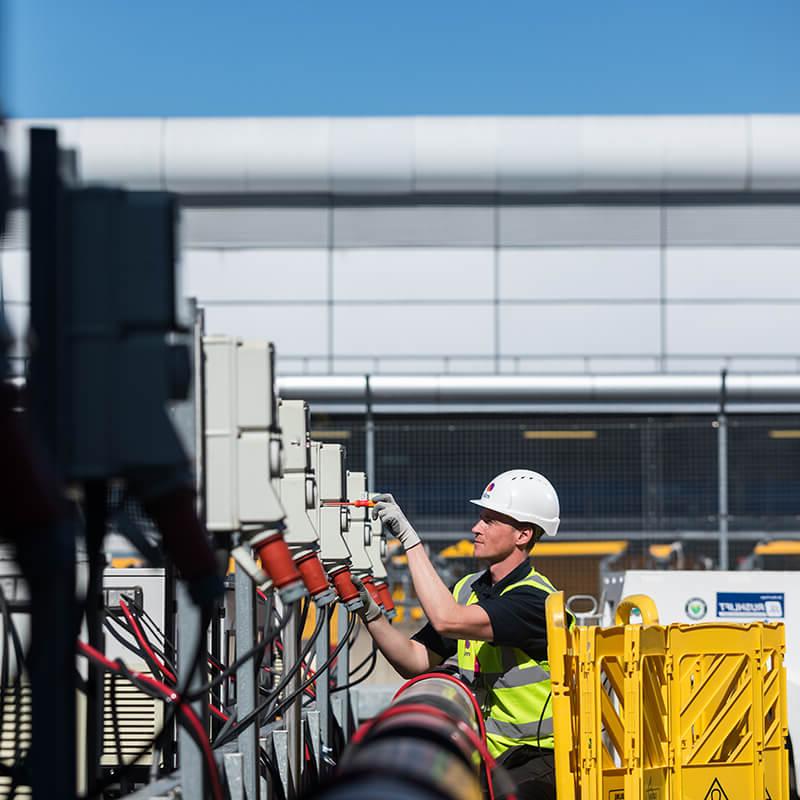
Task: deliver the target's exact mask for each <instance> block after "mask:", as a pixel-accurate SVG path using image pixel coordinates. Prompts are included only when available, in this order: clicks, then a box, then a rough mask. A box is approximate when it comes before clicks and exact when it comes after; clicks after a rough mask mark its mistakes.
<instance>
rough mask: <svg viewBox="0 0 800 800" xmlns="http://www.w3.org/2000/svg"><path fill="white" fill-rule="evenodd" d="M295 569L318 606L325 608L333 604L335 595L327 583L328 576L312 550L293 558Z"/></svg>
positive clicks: (304, 551)
mask: <svg viewBox="0 0 800 800" xmlns="http://www.w3.org/2000/svg"><path fill="white" fill-rule="evenodd" d="M294 562H295V564H296V565H297V569H298V570H299V571H300V576H301V577H302V579H303V583H304V584H305V587H306V589H308V593H309V594H310V595H311V597H312V598H313V599H314V602H315V603H316V604H317V605H318V606H326V605H330V604H331V603H333V602H335V600H336V594H335V593H334V592H333V590H332V589H331V587H330V584H329V583H328V576H327V575H326V574H325V570H324V568H323V566H322V562H321V561H320V560H319V557H318V556H317V554H316V553H315V552H314V551H313V550H303V551H302V552H300V553H297V554H296V555H295V557H294Z"/></svg>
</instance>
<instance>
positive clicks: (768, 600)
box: [717, 592, 784, 619]
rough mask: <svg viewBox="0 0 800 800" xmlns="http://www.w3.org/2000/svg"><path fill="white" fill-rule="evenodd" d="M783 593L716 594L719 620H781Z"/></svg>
mask: <svg viewBox="0 0 800 800" xmlns="http://www.w3.org/2000/svg"><path fill="white" fill-rule="evenodd" d="M783 610H784V601H783V592H773V593H770V594H762V593H759V592H717V617H719V618H720V619H783Z"/></svg>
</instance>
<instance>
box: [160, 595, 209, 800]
mask: <svg viewBox="0 0 800 800" xmlns="http://www.w3.org/2000/svg"><path fill="white" fill-rule="evenodd" d="M175 597H176V600H177V604H178V614H177V617H178V620H177V623H178V624H177V627H178V685H179V686H186V685H187V684H188V685H189V687H190V688H192V689H194V688H197V687H198V686H202V684H203V683H204V681H205V675H206V669H205V663H206V645H205V642H204V641H203V640H202V637H204V636H205V630H204V629H201V628H202V624H203V619H202V617H203V615H202V612H201V611H200V609H199V608H197V606H195V605H194V604H193V603H192V601H191V599H190V597H189V592H188V590H187V589H186V586H185V585H184V584H183V582H179V583H178V585H177V587H176V592H175ZM198 647H202V652H201V654H200V658H199V659H198V666H197V669H196V670H195V672H194V674H190V670H191V669H192V666H193V664H192V663H191V661H192V659H193V658H194V656H195V654H196V653H197V648H198ZM204 705H205V704H204V703H203V702H202V701H200V700H198V701H196V702H194V703H192V708H193V709H194V712H195V713H196V714H197V716H198V717H199V718H200V719H201V720H206V718H207V711H206V709H205V708H204ZM154 757H156V755H155V754H154ZM178 758H179V761H180V768H181V787H182V791H183V794H184V796H185V797H205V770H204V762H203V753H202V751H201V750H200V747H199V746H198V745H197V744H196V743H195V742H194V740H193V739H192V737H191V734H190V733H189V732H188V731H187V730H186V729H185V728H183V727H180V728H179V730H178Z"/></svg>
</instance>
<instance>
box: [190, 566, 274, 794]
mask: <svg viewBox="0 0 800 800" xmlns="http://www.w3.org/2000/svg"><path fill="white" fill-rule="evenodd" d="M234 586H235V589H236V657H237V658H238V657H239V656H240V655H242V653H245V652H247V651H248V650H250V649H251V648H252V647H253V645H254V644H255V640H256V589H255V585H254V584H253V581H252V579H251V578H250V576H249V575H248V574H247V573H246V572H245V571H244V570H243V569H237V570H236V578H235V583H234ZM257 694H258V681H257V677H256V667H255V665H254V664H253V662H252V661H248V662H247V663H245V664H242V666H241V667H239V669H237V670H236V709H237V713H238V716H239V719H242V718H244V717H245V716H247V715H248V714H249V713H250V712H251V711H252V710H253V709H254V708H255V707H256V703H257V700H258V697H257ZM258 734H259V726H258V725H257V724H256V725H250V726H248V727H247V729H246V730H244V731H243V732H242V733H241V734H240V735H239V737H238V739H237V742H238V745H239V752H241V753H242V756H243V758H244V767H243V775H244V792H245V797H247V798H248V800H259V796H260V791H259V790H260V786H259V780H258V778H259V769H258V761H259V758H258V757H259V750H258V747H259V742H258ZM187 796H188V797H193V796H194V795H191V794H189V795H187Z"/></svg>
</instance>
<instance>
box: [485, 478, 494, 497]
mask: <svg viewBox="0 0 800 800" xmlns="http://www.w3.org/2000/svg"><path fill="white" fill-rule="evenodd" d="M492 489H494V481H492V482H491V483H490V484H489V485H488V486H487V487H486V488H485V489H484V490H483V496H484V497H488V496H489V493H490V492H491V491H492Z"/></svg>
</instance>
